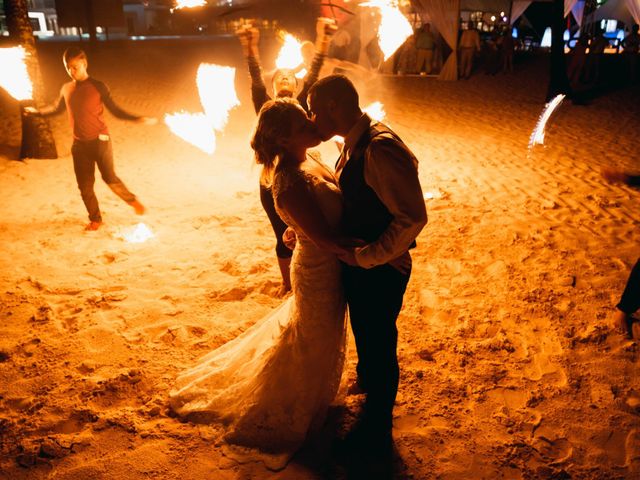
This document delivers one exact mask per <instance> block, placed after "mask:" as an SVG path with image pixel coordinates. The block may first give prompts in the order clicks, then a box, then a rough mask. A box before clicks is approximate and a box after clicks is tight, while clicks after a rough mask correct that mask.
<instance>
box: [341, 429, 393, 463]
mask: <svg viewBox="0 0 640 480" xmlns="http://www.w3.org/2000/svg"><path fill="white" fill-rule="evenodd" d="M392 451H393V436H392V434H391V429H390V428H382V427H380V426H379V425H377V424H375V423H373V422H370V421H367V420H366V419H363V420H360V421H358V422H357V423H356V425H355V426H354V427H353V428H352V429H351V430H350V431H349V433H347V435H346V436H345V437H344V438H343V439H338V440H336V441H335V442H334V445H333V453H334V456H335V458H336V460H337V461H338V462H340V463H344V462H345V461H351V460H352V459H353V458H354V457H357V458H364V457H371V458H374V457H385V458H386V457H387V456H388V455H391V454H392Z"/></svg>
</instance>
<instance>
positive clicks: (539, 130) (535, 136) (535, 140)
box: [529, 94, 565, 149]
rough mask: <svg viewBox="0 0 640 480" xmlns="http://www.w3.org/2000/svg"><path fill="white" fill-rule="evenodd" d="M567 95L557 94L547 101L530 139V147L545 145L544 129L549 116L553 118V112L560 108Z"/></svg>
mask: <svg viewBox="0 0 640 480" xmlns="http://www.w3.org/2000/svg"><path fill="white" fill-rule="evenodd" d="M564 97H565V95H564V94H560V95H556V97H555V98H554V99H553V100H551V101H550V102H549V103H547V104H546V105H545V107H544V110H542V114H541V115H540V118H538V123H537V124H536V128H534V129H533V132H531V138H530V139H529V148H530V149H531V148H533V146H534V145H536V144H539V145H543V144H544V129H545V127H546V126H547V122H548V121H549V118H551V114H552V113H553V112H554V111H555V110H556V108H558V107H559V106H560V104H561V103H562V100H564Z"/></svg>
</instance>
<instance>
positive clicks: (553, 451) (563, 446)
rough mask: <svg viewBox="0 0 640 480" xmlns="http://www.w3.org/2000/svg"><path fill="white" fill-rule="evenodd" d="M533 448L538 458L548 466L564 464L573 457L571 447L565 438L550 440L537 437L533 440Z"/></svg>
mask: <svg viewBox="0 0 640 480" xmlns="http://www.w3.org/2000/svg"><path fill="white" fill-rule="evenodd" d="M534 447H535V449H536V450H537V451H538V452H539V453H540V456H541V457H542V458H543V459H544V460H545V461H547V462H549V464H550V465H559V464H561V463H564V462H566V461H567V460H569V459H570V458H571V456H572V455H573V446H572V445H571V442H569V440H567V439H566V438H564V437H562V438H557V439H555V440H550V439H548V438H546V437H543V436H539V437H537V438H536V439H535V440H534Z"/></svg>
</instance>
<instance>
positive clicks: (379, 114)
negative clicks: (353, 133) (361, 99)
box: [328, 102, 387, 149]
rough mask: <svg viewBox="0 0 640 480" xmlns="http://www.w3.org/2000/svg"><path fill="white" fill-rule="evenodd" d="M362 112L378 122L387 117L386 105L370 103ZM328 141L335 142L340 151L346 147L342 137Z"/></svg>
mask: <svg viewBox="0 0 640 480" xmlns="http://www.w3.org/2000/svg"><path fill="white" fill-rule="evenodd" d="M362 111H363V112H364V113H366V114H367V115H369V116H370V117H371V118H372V119H373V120H375V121H377V122H381V121H383V120H384V119H385V117H386V116H387V114H386V113H385V111H384V105H383V104H382V103H381V102H373V103H370V104H369V105H367V106H366V107H364V108H363V109H362ZM328 141H330V142H334V143H335V144H336V145H337V146H338V148H339V149H340V148H342V146H343V145H344V137H343V136H341V135H334V136H333V137H331V138H330V139H329V140H328Z"/></svg>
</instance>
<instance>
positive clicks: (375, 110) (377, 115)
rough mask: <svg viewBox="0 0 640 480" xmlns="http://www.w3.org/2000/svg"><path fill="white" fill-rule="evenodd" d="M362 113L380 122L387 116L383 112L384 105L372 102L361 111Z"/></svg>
mask: <svg viewBox="0 0 640 480" xmlns="http://www.w3.org/2000/svg"><path fill="white" fill-rule="evenodd" d="M362 110H363V111H364V113H366V114H367V115H369V116H370V117H371V118H372V119H374V120H376V121H378V122H381V121H383V120H384V119H385V117H386V116H387V114H386V112H385V111H384V105H383V104H382V103H380V102H373V103H371V104H369V105H367V106H366V107H364V108H363V109H362Z"/></svg>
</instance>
